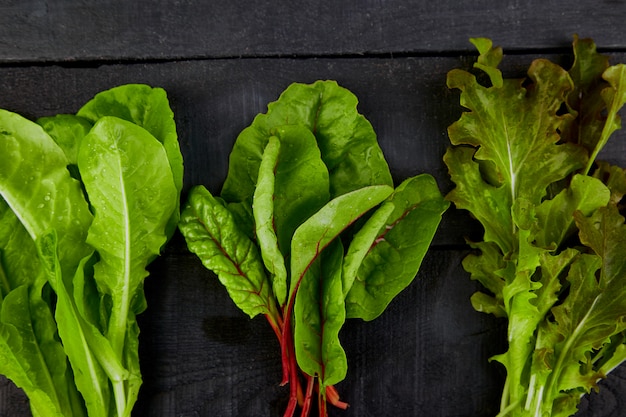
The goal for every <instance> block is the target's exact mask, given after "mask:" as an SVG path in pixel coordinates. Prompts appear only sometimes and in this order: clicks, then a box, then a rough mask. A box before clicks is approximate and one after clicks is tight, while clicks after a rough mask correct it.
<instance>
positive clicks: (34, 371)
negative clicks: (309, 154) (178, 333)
mask: <svg viewBox="0 0 626 417" xmlns="http://www.w3.org/2000/svg"><path fill="white" fill-rule="evenodd" d="M182 175H183V163H182V156H181V153H180V150H179V145H178V139H177V134H176V127H175V124H174V119H173V113H172V111H171V109H170V107H169V102H168V100H167V97H166V94H165V92H164V91H163V90H162V89H159V88H151V87H149V86H146V85H125V86H120V87H116V88H113V89H111V90H108V91H104V92H101V93H99V94H97V95H96V96H95V97H94V98H93V99H92V100H91V101H89V102H88V103H87V104H85V105H84V106H83V107H82V108H81V109H80V110H79V111H78V113H77V114H76V115H68V114H64V115H57V116H54V117H45V118H42V119H40V120H37V123H35V122H32V121H30V120H27V119H26V118H24V117H22V116H20V115H18V114H16V113H12V112H9V111H6V110H0V196H1V197H2V198H0V373H2V374H3V375H5V376H7V377H8V378H9V379H11V380H12V381H13V382H15V384H16V385H17V386H19V387H21V388H22V389H23V390H24V392H25V393H26V394H27V396H28V397H29V400H30V406H31V410H32V413H33V416H36V417H67V416H73V417H80V416H90V417H113V416H116V417H128V416H130V414H131V410H132V408H133V405H134V403H135V401H136V398H137V394H138V391H139V387H140V385H141V374H140V368H139V358H138V335H139V328H138V326H137V321H136V318H135V317H136V315H137V314H139V313H141V312H142V311H143V310H144V309H145V308H146V300H145V297H144V294H143V280H144V278H145V277H146V276H147V275H148V272H147V271H146V266H147V265H148V264H149V262H151V261H152V260H153V259H154V258H155V257H156V256H157V255H158V254H159V252H160V249H161V248H162V246H163V245H164V244H165V243H166V241H167V240H168V239H169V238H170V237H171V236H172V234H173V232H174V231H175V230H176V226H177V223H178V220H179V217H180V215H179V204H180V203H179V201H180V192H181V189H182Z"/></svg>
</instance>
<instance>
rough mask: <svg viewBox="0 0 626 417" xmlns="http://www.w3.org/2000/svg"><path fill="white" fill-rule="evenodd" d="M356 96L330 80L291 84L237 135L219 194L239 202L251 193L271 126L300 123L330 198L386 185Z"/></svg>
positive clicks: (384, 164) (387, 176) (388, 177)
mask: <svg viewBox="0 0 626 417" xmlns="http://www.w3.org/2000/svg"><path fill="white" fill-rule="evenodd" d="M357 103H358V100H357V98H356V97H355V96H354V94H352V93H351V92H350V91H348V90H347V89H345V88H342V87H340V86H338V85H337V83H336V82H334V81H317V82H316V83H313V84H300V83H294V84H292V85H290V86H289V87H288V88H287V89H286V90H285V91H284V92H283V93H282V94H281V96H280V97H279V99H278V100H277V101H275V102H273V103H270V104H269V105H268V110H267V113H266V114H259V115H258V116H257V117H256V118H255V119H254V121H253V122H252V125H251V126H250V127H249V128H247V129H245V130H244V131H243V132H242V133H241V134H240V136H239V137H238V138H237V141H236V142H235V145H234V147H233V151H232V153H231V155H230V162H229V168H228V176H227V178H226V180H225V182H224V186H223V189H222V193H221V196H222V197H223V198H224V199H225V200H226V201H228V202H241V201H245V200H247V199H249V198H250V196H252V194H253V193H254V187H255V184H256V179H257V172H258V167H259V165H260V162H261V156H262V154H263V149H264V148H265V146H266V144H267V141H268V139H269V137H270V136H272V131H273V129H275V128H277V127H279V126H284V125H300V126H303V127H305V128H306V129H308V130H309V131H310V132H312V133H313V134H314V135H315V137H316V140H317V144H318V147H319V149H320V150H321V155H322V160H323V161H324V163H325V164H326V166H327V167H328V171H329V173H330V192H331V197H333V198H334V197H337V196H339V195H341V194H344V193H346V192H349V191H353V190H356V189H358V188H361V187H364V186H369V185H389V186H391V185H392V179H391V174H390V172H389V167H388V166H387V162H386V161H385V158H384V156H383V154H382V150H381V149H380V147H379V145H378V142H377V139H376V134H375V132H374V130H373V128H372V126H371V124H370V123H369V122H368V121H367V119H365V117H363V116H362V115H361V114H359V113H358V112H357Z"/></svg>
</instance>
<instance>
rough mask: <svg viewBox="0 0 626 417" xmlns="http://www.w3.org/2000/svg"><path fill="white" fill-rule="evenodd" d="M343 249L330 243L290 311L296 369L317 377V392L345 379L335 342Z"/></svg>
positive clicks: (340, 319) (342, 312)
mask: <svg viewBox="0 0 626 417" xmlns="http://www.w3.org/2000/svg"><path fill="white" fill-rule="evenodd" d="M342 258H343V247H342V245H341V242H340V241H339V240H335V241H333V243H331V244H330V245H329V246H328V247H327V248H326V249H325V250H324V251H323V252H322V254H321V256H320V257H319V258H318V259H317V260H316V261H315V262H313V264H312V265H311V267H310V268H309V269H308V271H307V273H306V274H305V275H304V277H303V279H302V282H301V284H300V290H299V291H298V293H297V295H296V301H295V307H294V317H295V319H294V326H295V331H294V342H295V347H296V357H297V359H298V364H299V365H300V368H301V369H302V370H303V371H304V372H306V373H307V374H308V375H311V376H317V377H318V378H319V381H320V392H325V390H326V386H329V385H333V384H336V383H338V382H341V381H342V380H343V379H344V378H345V377H346V372H347V369H348V362H347V358H346V353H345V351H344V350H343V348H342V347H341V344H340V341H339V331H340V330H341V327H342V326H343V323H344V321H345V319H346V309H345V304H344V300H343V293H342V289H341V286H342V283H341V269H342V268H341V263H342Z"/></svg>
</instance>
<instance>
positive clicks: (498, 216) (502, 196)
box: [444, 146, 517, 253]
mask: <svg viewBox="0 0 626 417" xmlns="http://www.w3.org/2000/svg"><path fill="white" fill-rule="evenodd" d="M474 152H475V150H474V149H472V148H468V147H463V146H459V147H453V148H449V149H448V150H447V151H446V153H445V155H444V162H445V163H446V165H447V166H448V172H449V174H450V177H451V179H452V181H453V182H454V183H455V184H456V187H455V188H454V189H453V190H452V191H450V193H448V195H447V196H446V199H447V200H449V201H452V202H453V203H454V204H455V205H456V207H457V208H460V209H466V210H469V211H470V212H471V214H472V216H473V217H474V218H476V219H477V220H478V221H479V222H480V223H481V224H482V225H483V228H484V231H485V232H484V239H485V242H493V243H495V244H497V245H498V247H499V248H500V250H501V251H502V252H504V253H509V252H511V251H513V250H514V249H515V247H516V246H517V242H516V241H515V239H514V237H513V236H512V232H513V230H514V226H513V218H512V216H511V207H512V205H513V201H512V199H511V195H510V193H509V192H508V190H507V189H506V188H505V187H501V186H495V185H492V184H490V183H488V182H486V181H485V179H484V178H483V176H482V175H481V170H480V165H479V164H478V163H476V161H475V160H474V159H473V157H474Z"/></svg>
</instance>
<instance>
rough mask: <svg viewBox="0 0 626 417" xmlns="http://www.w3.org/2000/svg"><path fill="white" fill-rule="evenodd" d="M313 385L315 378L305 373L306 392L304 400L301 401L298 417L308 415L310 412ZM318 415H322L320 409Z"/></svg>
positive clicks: (306, 416)
mask: <svg viewBox="0 0 626 417" xmlns="http://www.w3.org/2000/svg"><path fill="white" fill-rule="evenodd" d="M314 386H315V378H314V377H312V376H310V375H306V393H305V395H304V401H303V402H302V412H301V413H300V417H308V415H309V413H310V412H311V402H312V401H313V387H314ZM320 417H322V414H321V409H320Z"/></svg>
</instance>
